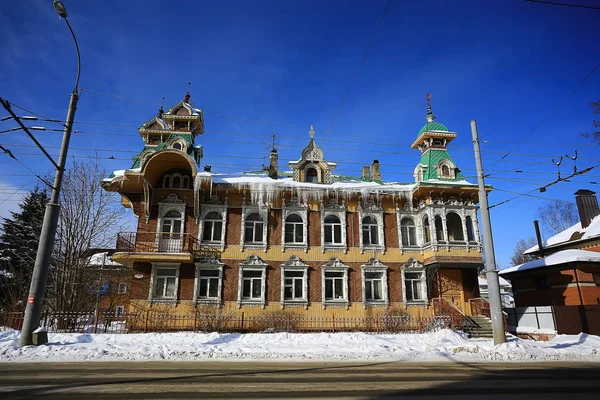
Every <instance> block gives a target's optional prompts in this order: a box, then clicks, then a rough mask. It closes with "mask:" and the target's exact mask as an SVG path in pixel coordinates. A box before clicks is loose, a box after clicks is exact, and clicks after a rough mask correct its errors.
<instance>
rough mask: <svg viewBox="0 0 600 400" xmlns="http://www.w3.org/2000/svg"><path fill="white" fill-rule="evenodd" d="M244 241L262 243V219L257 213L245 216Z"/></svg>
mask: <svg viewBox="0 0 600 400" xmlns="http://www.w3.org/2000/svg"><path fill="white" fill-rule="evenodd" d="M244 230H245V232H244V243H248V244H251V243H263V232H264V221H263V219H262V217H261V216H260V215H259V214H258V213H252V214H250V215H248V216H247V217H246V222H245V226H244Z"/></svg>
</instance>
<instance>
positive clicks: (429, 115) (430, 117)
mask: <svg viewBox="0 0 600 400" xmlns="http://www.w3.org/2000/svg"><path fill="white" fill-rule="evenodd" d="M426 99H427V115H426V116H425V119H426V120H427V122H433V121H434V120H435V115H434V114H433V111H431V93H427V96H426Z"/></svg>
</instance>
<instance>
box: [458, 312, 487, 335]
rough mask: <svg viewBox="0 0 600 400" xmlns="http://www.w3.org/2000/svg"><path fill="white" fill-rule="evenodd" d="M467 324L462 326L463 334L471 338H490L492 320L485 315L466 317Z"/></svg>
mask: <svg viewBox="0 0 600 400" xmlns="http://www.w3.org/2000/svg"><path fill="white" fill-rule="evenodd" d="M466 319H467V321H465V322H467V323H465V326H464V329H463V330H464V332H465V333H466V334H468V335H469V337H471V338H492V337H494V334H493V331H492V320H490V319H489V318H488V317H486V316H485V315H474V316H472V317H466Z"/></svg>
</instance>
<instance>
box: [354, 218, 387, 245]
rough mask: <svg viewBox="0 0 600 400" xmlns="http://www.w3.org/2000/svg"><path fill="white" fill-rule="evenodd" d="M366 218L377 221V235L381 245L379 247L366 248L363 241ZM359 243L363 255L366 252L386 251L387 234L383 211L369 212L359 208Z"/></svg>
mask: <svg viewBox="0 0 600 400" xmlns="http://www.w3.org/2000/svg"><path fill="white" fill-rule="evenodd" d="M365 217H371V218H374V219H375V221H377V234H378V236H379V237H378V239H379V244H377V245H368V246H365V244H364V240H363V219H364V218H365ZM358 241H359V247H360V251H361V253H363V252H364V251H365V250H382V251H385V234H384V229H383V210H381V211H378V210H374V211H369V210H364V209H362V208H359V210H358Z"/></svg>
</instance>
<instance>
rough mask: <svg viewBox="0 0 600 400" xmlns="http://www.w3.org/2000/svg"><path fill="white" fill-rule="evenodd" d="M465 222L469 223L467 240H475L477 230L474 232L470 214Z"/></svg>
mask: <svg viewBox="0 0 600 400" xmlns="http://www.w3.org/2000/svg"><path fill="white" fill-rule="evenodd" d="M465 224H466V225H467V240H468V241H469V242H474V241H475V232H473V220H472V219H471V217H470V216H469V215H467V218H465Z"/></svg>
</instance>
